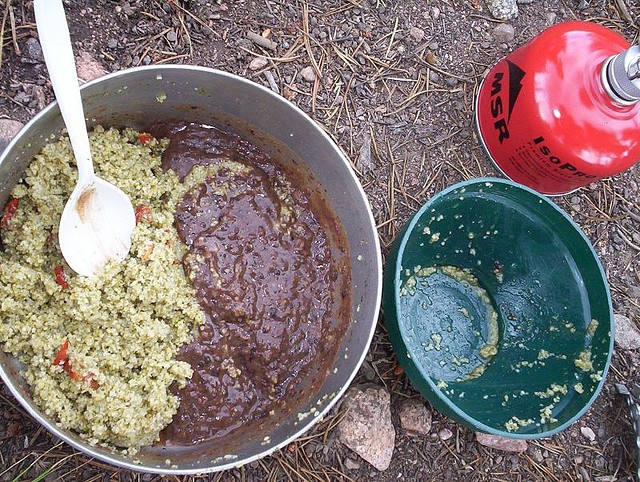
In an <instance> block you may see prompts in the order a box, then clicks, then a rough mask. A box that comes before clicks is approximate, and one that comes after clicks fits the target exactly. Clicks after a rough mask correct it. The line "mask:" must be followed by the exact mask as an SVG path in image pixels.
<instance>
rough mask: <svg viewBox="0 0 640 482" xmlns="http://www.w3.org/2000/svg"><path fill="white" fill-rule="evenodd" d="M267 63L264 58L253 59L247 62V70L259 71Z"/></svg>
mask: <svg viewBox="0 0 640 482" xmlns="http://www.w3.org/2000/svg"><path fill="white" fill-rule="evenodd" d="M268 63H269V61H268V60H267V59H265V58H264V57H255V58H254V59H253V60H251V62H249V69H251V70H260V69H263V68H264V67H266V66H267V64H268Z"/></svg>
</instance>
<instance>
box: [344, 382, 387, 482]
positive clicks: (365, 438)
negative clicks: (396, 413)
mask: <svg viewBox="0 0 640 482" xmlns="http://www.w3.org/2000/svg"><path fill="white" fill-rule="evenodd" d="M342 408H343V410H344V411H345V415H344V417H343V418H342V420H341V421H340V423H339V424H338V427H337V429H336V432H337V436H338V440H339V441H340V442H342V443H343V444H344V445H346V446H347V447H349V448H350V449H351V450H353V451H354V452H355V453H356V454H358V455H359V456H360V457H362V458H363V459H364V460H366V461H367V462H369V463H370V464H371V465H373V466H374V467H375V468H376V469H378V470H381V471H382V470H386V469H388V468H389V464H390V463H391V457H392V456H393V447H394V444H395V439H396V431H395V429H394V428H393V424H392V422H391V397H390V396H389V393H388V392H387V391H386V390H385V389H384V388H382V387H379V386H374V385H360V386H354V387H351V388H350V389H349V390H348V391H347V393H346V394H345V395H344V398H343V401H342Z"/></svg>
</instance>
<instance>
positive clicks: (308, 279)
mask: <svg viewBox="0 0 640 482" xmlns="http://www.w3.org/2000/svg"><path fill="white" fill-rule="evenodd" d="M153 133H154V135H156V136H168V137H169V138H170V144H169V147H168V148H167V150H166V151H165V153H164V155H163V167H164V168H165V169H173V170H174V171H175V172H176V173H177V175H178V176H179V177H180V178H181V180H184V178H185V176H187V174H188V173H189V171H190V170H191V169H192V167H193V166H195V165H203V166H215V165H216V164H219V165H220V166H223V167H219V166H218V167H219V168H218V169H212V170H211V172H212V173H211V174H208V175H207V176H206V179H205V181H204V182H202V183H199V184H197V185H195V186H194V187H192V188H191V189H190V190H189V191H188V192H187V194H186V195H185V196H184V198H183V199H182V201H181V202H180V203H179V205H178V207H177V211H176V214H175V223H176V227H177V230H178V233H179V235H180V237H181V239H182V240H183V241H184V243H185V244H186V246H187V247H188V252H187V254H186V255H185V256H184V259H183V265H184V268H185V272H186V274H187V277H188V278H189V279H190V280H191V282H192V283H193V286H194V288H195V292H196V296H197V298H198V301H199V303H200V305H201V306H202V308H203V310H204V311H205V314H206V322H205V324H204V325H203V326H202V327H201V328H200V330H199V332H198V333H197V336H196V338H195V339H194V341H193V342H192V343H190V344H188V345H186V346H184V347H183V348H182V349H181V351H180V353H179V355H178V358H179V359H181V360H184V361H187V362H189V363H190V364H191V366H192V367H193V369H194V374H193V377H192V378H191V380H190V381H189V383H188V384H187V386H186V387H185V388H183V389H181V390H179V391H178V394H179V397H180V400H181V402H180V407H179V410H178V413H177V414H176V416H175V417H174V420H173V422H172V423H171V424H170V425H169V426H168V427H167V428H166V429H165V430H164V432H163V441H164V443H166V444H170V445H185V444H193V443H197V442H200V441H203V440H211V439H218V438H221V437H224V436H227V435H228V434H231V433H232V432H233V433H235V434H240V435H242V434H244V435H243V436H246V435H247V434H249V433H250V432H251V431H254V430H255V429H256V427H258V426H260V427H264V426H265V425H269V423H273V422H275V421H276V420H277V419H279V418H282V417H283V416H285V415H286V414H288V413H291V411H292V410H295V409H296V408H297V406H299V405H300V404H301V403H302V402H305V401H307V400H309V399H310V398H311V396H312V395H313V394H314V393H315V392H316V391H317V390H318V389H319V388H320V386H321V384H322V383H323V381H324V380H325V379H326V376H327V375H328V373H329V370H330V369H331V367H332V366H333V364H334V362H335V358H336V355H337V350H338V347H339V345H340V342H341V339H342V336H343V334H344V332H345V330H346V325H347V323H348V322H349V315H350V310H351V292H350V290H351V288H350V269H349V263H348V252H347V243H346V238H345V235H344V230H343V228H342V227H341V225H340V222H339V221H338V219H337V216H336V215H335V214H334V213H333V211H332V209H331V208H330V206H329V205H328V204H327V202H326V201H325V200H323V197H322V195H321V190H320V188H319V186H316V185H312V184H310V181H309V176H308V174H307V175H301V174H297V171H296V169H291V168H290V167H287V166H286V165H285V164H284V163H283V162H281V161H279V160H276V159H275V158H274V157H275V156H272V155H270V154H268V153H267V152H264V151H263V150H261V149H259V148H258V147H257V146H256V145H254V144H252V143H251V142H249V141H247V140H245V139H243V138H241V137H240V136H238V135H236V134H233V133H230V132H225V131H222V130H219V129H217V128H212V127H207V126H202V125H195V124H188V125H180V126H176V125H164V126H161V127H156V128H155V130H154V131H153ZM228 161H233V162H234V163H239V164H237V165H238V166H241V169H235V168H229V167H226V164H227V163H228ZM221 187H223V189H221Z"/></svg>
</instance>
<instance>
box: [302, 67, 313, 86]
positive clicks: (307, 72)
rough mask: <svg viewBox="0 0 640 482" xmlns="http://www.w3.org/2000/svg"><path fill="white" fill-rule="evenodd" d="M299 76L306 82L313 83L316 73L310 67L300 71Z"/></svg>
mask: <svg viewBox="0 0 640 482" xmlns="http://www.w3.org/2000/svg"><path fill="white" fill-rule="evenodd" d="M300 76H301V77H302V78H303V79H304V80H306V81H307V82H315V80H316V72H315V70H313V67H311V66H310V65H309V66H307V67H305V68H304V69H302V70H301V71H300Z"/></svg>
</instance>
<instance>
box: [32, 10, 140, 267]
mask: <svg viewBox="0 0 640 482" xmlns="http://www.w3.org/2000/svg"><path fill="white" fill-rule="evenodd" d="M34 10H35V16H36V25H37V27H38V36H39V37H40V44H41V46H42V52H43V55H44V59H45V63H46V64H47V70H48V71H49V77H50V79H51V85H52V87H53V91H54V92H55V95H56V99H57V101H58V105H59V107H60V112H61V113H62V118H63V119H64V123H65V125H66V127H67V132H68V134H69V140H70V141H71V146H72V148H73V154H74V157H75V158H76V163H77V166H78V182H77V184H76V187H75V189H74V190H73V192H72V193H71V197H70V198H69V200H68V201H67V204H66V205H65V208H64V211H63V212H62V216H61V218H60V229H59V232H58V240H59V242H60V250H61V251H62V255H63V256H64V259H65V260H66V262H67V264H68V265H69V266H70V267H71V269H73V270H74V271H76V272H77V273H78V274H81V275H84V276H94V275H96V274H98V273H99V272H100V271H101V270H102V269H103V268H104V266H105V265H106V264H107V263H108V262H109V261H111V260H116V261H120V260H122V259H124V258H125V257H126V256H127V254H128V253H129V249H130V248H131V235H132V233H133V230H134V228H135V224H136V222H135V212H134V209H133V206H132V204H131V201H130V200H129V197H128V196H127V195H126V194H125V193H124V192H122V191H121V190H120V189H119V188H118V187H116V186H114V185H113V184H111V183H109V182H107V181H105V180H104V179H101V178H99V177H98V176H97V175H96V174H95V171H94V169H93V161H92V157H91V148H90V145H89V136H88V134H87V126H86V122H85V118H84V110H83V108H82V99H81V96H80V88H79V86H78V80H77V74H76V66H75V62H74V59H73V50H72V48H71V38H70V36H69V27H68V25H67V20H66V18H65V14H64V7H63V5H62V0H35V2H34Z"/></svg>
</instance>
